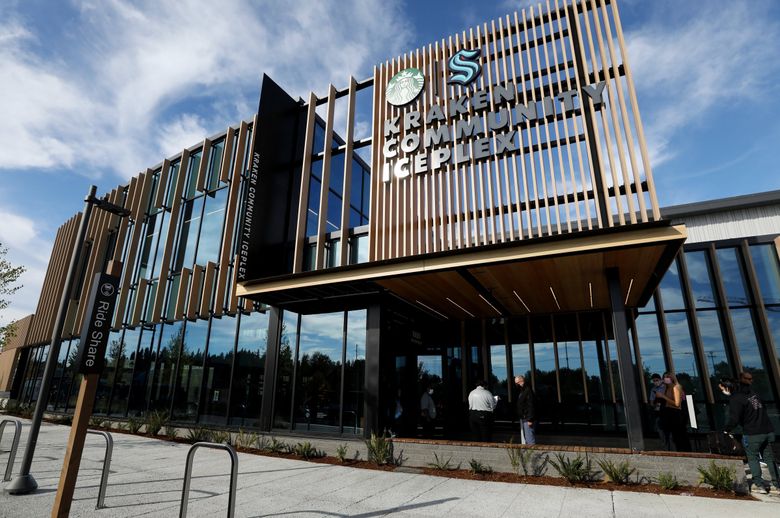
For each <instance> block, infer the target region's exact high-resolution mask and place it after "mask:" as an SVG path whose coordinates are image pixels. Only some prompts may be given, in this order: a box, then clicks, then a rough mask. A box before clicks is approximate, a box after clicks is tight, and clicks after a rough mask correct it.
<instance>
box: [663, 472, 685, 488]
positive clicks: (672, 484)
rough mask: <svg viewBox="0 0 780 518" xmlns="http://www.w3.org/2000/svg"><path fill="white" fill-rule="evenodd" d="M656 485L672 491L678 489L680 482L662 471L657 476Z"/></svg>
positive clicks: (672, 475) (672, 474)
mask: <svg viewBox="0 0 780 518" xmlns="http://www.w3.org/2000/svg"><path fill="white" fill-rule="evenodd" d="M658 485H659V486H661V488H662V489H666V490H672V489H677V488H678V487H680V481H679V480H677V477H676V476H675V475H674V473H672V472H671V471H664V472H662V473H659V474H658Z"/></svg>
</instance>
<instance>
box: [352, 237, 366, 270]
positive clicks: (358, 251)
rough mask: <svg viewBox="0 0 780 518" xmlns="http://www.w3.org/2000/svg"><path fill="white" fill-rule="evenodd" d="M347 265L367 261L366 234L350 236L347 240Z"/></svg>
mask: <svg viewBox="0 0 780 518" xmlns="http://www.w3.org/2000/svg"><path fill="white" fill-rule="evenodd" d="M349 254H350V258H349V264H358V263H365V262H366V261H368V234H362V235H359V236H352V237H351V238H350V239H349Z"/></svg>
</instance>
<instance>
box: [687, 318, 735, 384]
mask: <svg viewBox="0 0 780 518" xmlns="http://www.w3.org/2000/svg"><path fill="white" fill-rule="evenodd" d="M696 320H697V322H698V324H699V334H700V335H701V342H702V349H703V350H704V360H705V361H706V362H707V368H708V369H709V371H710V384H711V386H712V391H713V393H714V394H715V395H716V396H717V395H718V394H720V390H719V389H718V383H719V381H720V379H721V378H733V377H734V375H735V371H734V368H733V366H732V365H731V362H729V359H728V356H727V355H726V346H725V341H724V340H723V326H722V325H721V322H720V315H719V314H718V312H717V311H697V312H696Z"/></svg>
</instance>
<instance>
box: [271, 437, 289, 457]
mask: <svg viewBox="0 0 780 518" xmlns="http://www.w3.org/2000/svg"><path fill="white" fill-rule="evenodd" d="M266 450H268V451H270V452H271V453H287V452H289V451H290V445H289V444H287V443H286V442H284V441H280V440H279V439H277V438H276V437H271V441H270V442H269V443H268V447H267V448H266Z"/></svg>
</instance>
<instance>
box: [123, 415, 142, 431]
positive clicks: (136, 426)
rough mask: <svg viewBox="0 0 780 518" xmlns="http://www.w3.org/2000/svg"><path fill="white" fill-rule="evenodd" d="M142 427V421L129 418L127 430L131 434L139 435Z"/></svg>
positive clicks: (126, 424) (126, 425)
mask: <svg viewBox="0 0 780 518" xmlns="http://www.w3.org/2000/svg"><path fill="white" fill-rule="evenodd" d="M141 426H143V423H142V422H141V420H140V419H138V418H135V417H128V418H127V423H125V429H126V430H127V431H128V432H130V433H138V431H139V430H140V429H141Z"/></svg>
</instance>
